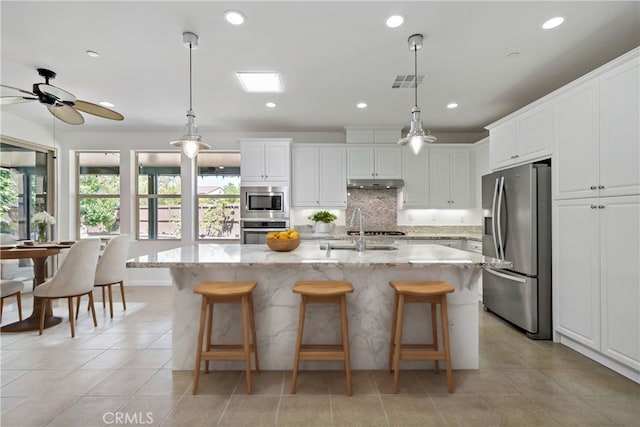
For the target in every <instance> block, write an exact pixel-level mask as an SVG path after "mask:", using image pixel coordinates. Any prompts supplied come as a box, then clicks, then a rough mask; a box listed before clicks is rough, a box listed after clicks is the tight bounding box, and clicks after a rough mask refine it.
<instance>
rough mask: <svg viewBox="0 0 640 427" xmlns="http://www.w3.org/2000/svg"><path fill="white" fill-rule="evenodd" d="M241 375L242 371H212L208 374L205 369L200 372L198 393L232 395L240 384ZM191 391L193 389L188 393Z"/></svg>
mask: <svg viewBox="0 0 640 427" xmlns="http://www.w3.org/2000/svg"><path fill="white" fill-rule="evenodd" d="M241 376H242V372H241V371H210V372H209V373H208V374H205V373H204V371H203V372H200V383H199V385H198V395H207V394H215V395H221V396H231V394H232V393H233V391H234V390H235V389H236V387H237V386H238V382H239V381H240V378H241ZM190 393H191V390H187V394H190Z"/></svg>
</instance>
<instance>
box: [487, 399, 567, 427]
mask: <svg viewBox="0 0 640 427" xmlns="http://www.w3.org/2000/svg"><path fill="white" fill-rule="evenodd" d="M480 398H481V399H482V401H483V402H484V403H485V404H486V405H487V406H488V407H489V410H490V411H491V412H493V413H497V414H498V415H499V417H500V425H501V426H513V427H520V426H557V427H561V426H562V424H560V423H558V422H557V421H556V420H554V419H553V418H552V417H551V416H550V415H549V414H548V413H547V412H546V411H545V410H544V407H543V406H541V405H540V404H539V402H537V401H534V400H531V399H530V398H529V397H528V396H496V395H485V396H480Z"/></svg>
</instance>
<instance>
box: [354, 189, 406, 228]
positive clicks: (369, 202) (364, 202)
mask: <svg viewBox="0 0 640 427" xmlns="http://www.w3.org/2000/svg"><path fill="white" fill-rule="evenodd" d="M397 198H398V190H397V189H395V188H392V189H384V190H364V189H363V190H360V189H349V190H348V197H347V212H346V217H345V221H346V225H347V228H349V227H348V225H349V220H350V219H351V215H352V214H353V210H354V209H355V208H360V209H362V214H363V215H364V227H365V229H367V230H395V229H396V228H397V227H398V225H397V224H398V219H397V214H398V211H397V209H398V204H397ZM357 226H358V224H356V227H357Z"/></svg>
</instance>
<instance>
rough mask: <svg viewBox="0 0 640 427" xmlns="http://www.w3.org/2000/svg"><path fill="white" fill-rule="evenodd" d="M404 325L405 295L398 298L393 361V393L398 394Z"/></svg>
mask: <svg viewBox="0 0 640 427" xmlns="http://www.w3.org/2000/svg"><path fill="white" fill-rule="evenodd" d="M403 323H404V295H402V294H400V296H399V298H398V324H397V326H396V336H395V347H396V348H395V357H394V360H393V369H394V371H395V372H394V373H393V393H394V394H395V393H397V392H398V377H399V374H400V348H401V346H402V324H403Z"/></svg>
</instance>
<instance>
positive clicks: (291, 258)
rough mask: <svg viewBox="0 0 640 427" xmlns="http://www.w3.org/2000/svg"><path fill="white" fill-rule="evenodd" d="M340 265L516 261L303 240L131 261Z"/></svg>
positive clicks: (442, 249)
mask: <svg viewBox="0 0 640 427" xmlns="http://www.w3.org/2000/svg"><path fill="white" fill-rule="evenodd" d="M327 264H329V265H338V266H348V267H368V266H372V265H376V266H380V265H384V266H390V267H392V266H405V267H406V266H412V267H424V266H451V267H462V268H470V267H493V268H509V267H512V263H510V262H508V261H501V260H498V259H495V258H491V257H485V256H483V255H481V254H477V253H472V252H467V251H462V250H459V249H453V248H449V247H446V246H441V245H428V244H427V245H425V244H416V245H414V244H406V245H398V249H397V250H390V251H385V250H366V251H364V252H357V251H351V250H338V249H333V250H332V251H331V254H330V256H329V257H327V256H326V251H325V250H324V249H320V245H319V244H318V243H317V242H304V241H303V242H301V244H300V246H299V247H298V248H297V249H295V250H294V251H291V252H274V251H272V250H270V249H269V248H268V247H267V246H266V245H240V244H235V243H233V244H193V245H188V246H183V247H180V248H175V249H169V250H166V251H162V252H158V253H153V254H149V255H143V256H139V257H137V258H132V259H130V260H128V261H127V267H130V268H180V267H210V266H226V267H237V266H242V267H249V266H260V267H268V266H274V267H285V266H300V265H327Z"/></svg>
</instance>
